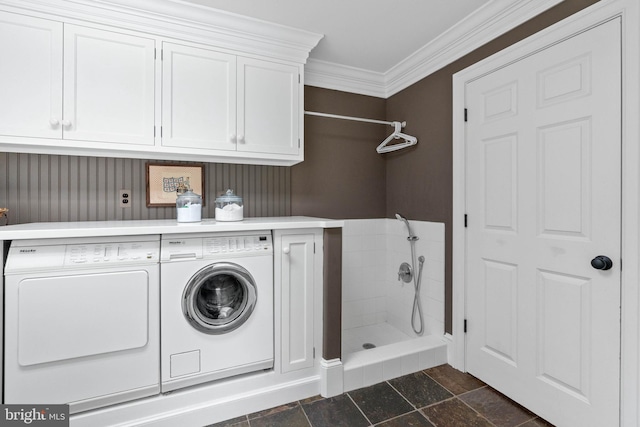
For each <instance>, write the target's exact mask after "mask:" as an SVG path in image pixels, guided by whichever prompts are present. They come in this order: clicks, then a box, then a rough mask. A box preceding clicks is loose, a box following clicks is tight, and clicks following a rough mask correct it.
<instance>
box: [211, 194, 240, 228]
mask: <svg viewBox="0 0 640 427" xmlns="http://www.w3.org/2000/svg"><path fill="white" fill-rule="evenodd" d="M243 212H244V205H243V203H242V197H240V196H236V195H235V194H234V193H233V190H231V189H229V190H227V191H226V193H225V194H223V195H222V196H220V197H217V198H216V221H242V219H243V218H244V213H243Z"/></svg>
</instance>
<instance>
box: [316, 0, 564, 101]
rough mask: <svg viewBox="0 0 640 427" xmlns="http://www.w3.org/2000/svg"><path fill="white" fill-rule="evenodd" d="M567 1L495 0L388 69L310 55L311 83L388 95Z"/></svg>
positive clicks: (383, 95)
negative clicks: (376, 70)
mask: <svg viewBox="0 0 640 427" xmlns="http://www.w3.org/2000/svg"><path fill="white" fill-rule="evenodd" d="M562 1H563V0H536V1H530V0H511V1H510V0H493V1H491V2H489V3H487V4H485V5H484V6H483V7H481V8H480V9H478V10H477V11H475V12H473V13H472V14H471V15H469V16H467V17H466V18H465V19H463V20H462V21H460V22H459V23H458V24H456V25H455V26H453V27H451V28H450V29H449V30H448V31H446V32H445V33H443V34H442V35H440V36H439V37H438V38H436V39H435V40H433V41H432V42H430V43H428V44H426V45H425V46H423V47H422V48H420V49H418V50H417V51H416V52H414V53H413V54H412V55H410V56H409V57H407V58H406V59H404V60H403V61H401V62H400V63H398V64H397V65H395V66H394V67H392V68H391V69H390V70H388V71H387V72H385V73H374V72H370V71H366V70H360V69H354V68H350V67H344V66H341V65H338V64H332V63H329V62H322V63H321V64H320V65H318V62H319V61H314V60H310V61H309V63H308V65H307V66H306V67H305V80H306V84H309V85H312V86H319V87H323V88H326V89H336V90H342V91H346V92H354V93H359V94H363V95H370V96H376V97H382V98H388V97H390V96H392V95H394V94H396V93H398V92H400V91H401V90H403V89H406V88H407V87H409V86H411V85H412V84H414V83H416V82H418V81H419V80H421V79H423V78H425V77H427V76H428V75H430V74H432V73H434V72H435V71H437V70H439V69H441V68H443V67H445V66H446V65H448V64H450V63H452V62H454V61H455V60H457V59H459V58H461V57H463V56H464V55H466V54H468V53H470V52H472V51H473V50H475V49H477V48H479V47H480V46H482V45H484V44H486V43H488V42H489V41H491V40H493V39H495V38H496V37H498V36H500V35H502V34H504V33H506V32H507V31H509V30H511V29H513V28H515V27H517V26H518V25H520V24H522V23H524V22H526V21H528V20H529V19H531V18H533V17H535V16H537V15H539V14H540V13H542V12H544V11H545V10H547V9H549V8H551V7H553V6H555V5H557V4H558V3H560V2H562ZM316 67H318V68H316ZM307 76H308V77H307ZM380 77H381V78H380Z"/></svg>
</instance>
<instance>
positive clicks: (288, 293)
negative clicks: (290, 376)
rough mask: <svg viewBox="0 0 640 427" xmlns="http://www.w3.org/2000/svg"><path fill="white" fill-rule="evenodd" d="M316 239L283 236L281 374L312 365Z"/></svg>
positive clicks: (303, 236)
mask: <svg viewBox="0 0 640 427" xmlns="http://www.w3.org/2000/svg"><path fill="white" fill-rule="evenodd" d="M313 239H314V235H313V234H295V235H284V236H282V258H281V259H282V265H281V268H282V366H281V368H282V372H289V371H294V370H297V369H303V368H309V367H312V366H313V277H314V272H313V261H314V240H313Z"/></svg>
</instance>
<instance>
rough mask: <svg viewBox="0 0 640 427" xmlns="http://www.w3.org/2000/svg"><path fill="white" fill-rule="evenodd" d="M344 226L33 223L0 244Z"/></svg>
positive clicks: (326, 222) (295, 221) (288, 220)
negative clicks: (7, 242) (33, 240)
mask: <svg viewBox="0 0 640 427" xmlns="http://www.w3.org/2000/svg"><path fill="white" fill-rule="evenodd" d="M343 225H344V222H343V221H340V220H332V219H325V218H313V217H306V216H283V217H264V218H245V219H244V220H242V221H233V222H217V221H215V220H213V219H203V220H202V222H196V223H178V222H177V221H176V220H175V219H158V220H145V221H80V222H34V223H29V224H17V225H7V226H4V227H0V240H23V239H54V238H67V237H101V236H133V235H148V234H184V233H215V232H229V231H231V232H233V231H258V230H285V229H289V230H290V229H294V228H337V227H342V226H343Z"/></svg>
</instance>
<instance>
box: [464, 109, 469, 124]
mask: <svg viewBox="0 0 640 427" xmlns="http://www.w3.org/2000/svg"><path fill="white" fill-rule="evenodd" d="M468 119H469V116H468V111H467V109H466V108H465V109H464V121H465V122H466V121H468Z"/></svg>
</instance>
